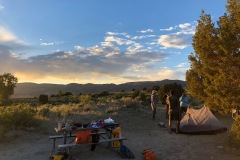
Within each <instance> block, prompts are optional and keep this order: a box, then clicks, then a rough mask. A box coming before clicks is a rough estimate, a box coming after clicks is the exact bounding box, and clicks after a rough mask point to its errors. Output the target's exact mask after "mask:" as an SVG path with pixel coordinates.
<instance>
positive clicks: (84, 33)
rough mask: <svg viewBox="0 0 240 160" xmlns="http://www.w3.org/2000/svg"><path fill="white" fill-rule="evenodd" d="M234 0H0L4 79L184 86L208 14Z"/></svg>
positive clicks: (222, 9)
mask: <svg viewBox="0 0 240 160" xmlns="http://www.w3.org/2000/svg"><path fill="white" fill-rule="evenodd" d="M226 4H227V0H211V1H209V0H181V1H180V0H168V1H167V0H71V1H67V0H0V74H4V73H11V74H13V75H14V76H15V77H17V78H18V82H19V83H22V82H34V83H53V84H69V83H80V84H86V83H94V84H106V83H114V84H121V83H127V82H137V81H161V80H164V79H171V80H184V81H185V75H186V71H187V70H188V69H189V68H190V63H189V61H188V55H189V54H191V53H194V50H193V47H192V37H193V35H194V33H195V28H196V26H197V20H199V18H200V15H201V12H202V10H204V11H205V13H206V14H210V15H211V17H212V21H213V22H216V21H217V20H218V19H219V17H220V16H222V15H223V14H224V13H226V7H225V5H226Z"/></svg>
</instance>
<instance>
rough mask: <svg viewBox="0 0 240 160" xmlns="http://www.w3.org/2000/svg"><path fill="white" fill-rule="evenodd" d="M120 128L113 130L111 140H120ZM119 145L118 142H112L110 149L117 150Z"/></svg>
mask: <svg viewBox="0 0 240 160" xmlns="http://www.w3.org/2000/svg"><path fill="white" fill-rule="evenodd" d="M121 131H122V128H121V127H117V128H115V129H114V130H113V132H112V136H111V138H121ZM120 145H121V143H120V141H114V142H112V147H115V148H118V147H120Z"/></svg>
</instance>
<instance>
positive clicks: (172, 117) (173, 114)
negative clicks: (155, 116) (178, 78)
mask: <svg viewBox="0 0 240 160" xmlns="http://www.w3.org/2000/svg"><path fill="white" fill-rule="evenodd" d="M167 104H168V106H169V120H168V124H169V133H172V121H176V133H178V132H179V100H178V98H177V97H176V96H174V91H172V90H171V91H170V96H169V97H168V98H167Z"/></svg>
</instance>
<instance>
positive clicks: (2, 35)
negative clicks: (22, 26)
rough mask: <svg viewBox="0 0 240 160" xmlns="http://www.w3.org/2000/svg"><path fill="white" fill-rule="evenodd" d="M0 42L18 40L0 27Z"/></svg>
mask: <svg viewBox="0 0 240 160" xmlns="http://www.w3.org/2000/svg"><path fill="white" fill-rule="evenodd" d="M0 41H1V42H18V41H19V40H18V39H17V37H16V36H15V35H14V34H13V33H11V32H10V31H9V30H8V29H6V28H4V27H2V26H0Z"/></svg>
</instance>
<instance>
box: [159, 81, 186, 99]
mask: <svg viewBox="0 0 240 160" xmlns="http://www.w3.org/2000/svg"><path fill="white" fill-rule="evenodd" d="M171 90H173V91H174V94H175V96H176V97H177V98H179V97H181V95H182V93H183V92H184V89H183V87H182V85H181V84H177V83H176V82H174V83H168V84H165V85H164V86H162V87H160V89H159V91H158V95H159V98H160V101H161V102H162V103H165V99H164V95H165V94H166V93H169V92H170V91H171Z"/></svg>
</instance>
